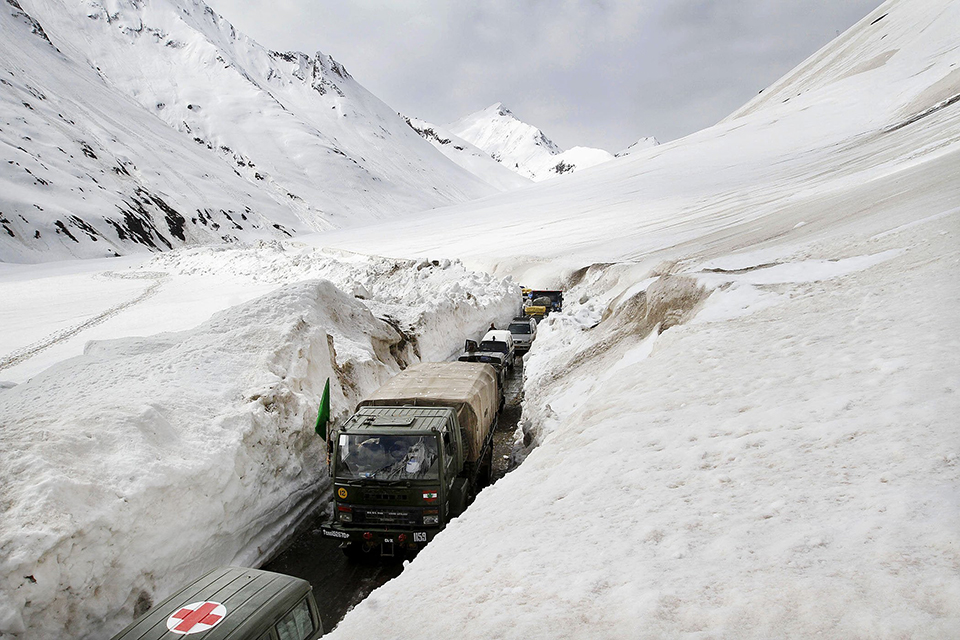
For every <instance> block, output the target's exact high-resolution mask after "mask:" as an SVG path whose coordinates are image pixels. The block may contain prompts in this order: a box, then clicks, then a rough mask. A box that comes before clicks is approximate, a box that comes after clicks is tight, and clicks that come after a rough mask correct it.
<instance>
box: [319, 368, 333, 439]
mask: <svg viewBox="0 0 960 640" xmlns="http://www.w3.org/2000/svg"><path fill="white" fill-rule="evenodd" d="M329 421H330V378H327V384H325V385H324V386H323V397H322V398H320V410H319V411H317V427H316V429H317V435H318V436H320V437H321V438H323V439H324V440H326V439H327V422H329Z"/></svg>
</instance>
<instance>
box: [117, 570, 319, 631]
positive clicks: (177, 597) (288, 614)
mask: <svg viewBox="0 0 960 640" xmlns="http://www.w3.org/2000/svg"><path fill="white" fill-rule="evenodd" d="M194 633H202V634H203V635H201V636H197V637H200V638H204V640H316V638H319V637H320V636H322V635H323V625H322V624H321V621H320V612H319V610H318V609H317V602H316V600H315V599H314V597H313V592H312V588H311V586H310V583H309V582H307V581H306V580H301V579H300V578H294V577H293V576H288V575H284V574H282V573H273V572H271V571H259V570H257V569H243V568H240V567H223V568H220V569H215V570H213V571H211V572H209V573H207V574H206V575H204V576H201V577H200V578H197V579H196V580H194V581H193V582H191V583H190V584H188V585H186V586H185V587H183V588H181V589H180V590H179V591H177V592H176V593H174V594H173V595H172V596H170V597H169V598H167V599H166V600H164V601H163V602H161V603H160V604H157V605H155V606H154V607H152V608H151V609H150V610H149V611H147V613H145V614H144V615H143V616H141V617H139V618H137V619H136V620H134V621H133V622H132V623H131V624H130V625H129V626H128V627H127V628H125V629H124V630H123V631H121V632H120V633H118V634H117V635H115V636H113V640H170V638H178V637H180V636H184V635H192V634H194Z"/></svg>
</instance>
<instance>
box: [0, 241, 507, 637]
mask: <svg viewBox="0 0 960 640" xmlns="http://www.w3.org/2000/svg"><path fill="white" fill-rule="evenodd" d="M265 262H271V264H272V265H273V267H274V268H275V270H274V271H271V269H269V268H266V266H265ZM242 264H245V265H247V266H249V267H251V268H254V267H256V268H255V269H254V272H255V273H256V274H257V277H259V278H263V279H266V280H267V281H269V282H275V283H277V284H282V282H283V281H286V280H292V281H294V282H293V283H291V284H287V285H284V286H282V287H281V288H279V289H277V290H275V291H273V292H272V293H269V294H267V295H265V296H263V297H260V298H257V299H254V300H252V301H249V302H246V303H244V304H241V305H239V306H236V307H232V308H229V309H226V310H225V311H222V312H220V313H218V314H216V315H215V316H214V317H213V318H211V319H210V320H209V321H207V322H205V323H203V324H202V325H201V326H199V327H197V328H195V329H190V330H186V331H181V332H177V333H163V334H158V335H154V336H152V337H145V338H134V337H131V338H123V339H117V340H110V341H101V342H93V343H90V344H89V345H88V347H87V348H86V350H85V353H84V354H83V355H82V356H79V357H76V358H73V359H70V360H67V361H64V362H62V363H60V364H58V365H55V366H53V367H51V368H50V369H48V370H47V371H45V372H44V373H42V374H40V375H37V376H35V377H34V378H32V379H31V380H30V381H28V382H26V383H24V384H21V385H17V386H15V387H13V388H11V389H7V390H5V391H3V392H2V394H0V424H2V429H0V468H2V469H3V470H4V482H3V484H2V485H0V487H2V488H0V511H2V512H0V576H3V580H2V582H0V635H4V637H7V636H9V637H12V638H30V639H31V640H33V639H35V638H41V639H42V638H63V637H77V638H100V637H104V636H108V635H109V634H110V633H112V632H114V631H116V630H118V629H119V628H120V627H122V626H123V625H124V624H126V623H127V622H129V620H130V619H131V618H132V616H133V614H134V612H135V611H142V610H144V609H145V608H146V607H148V606H149V605H150V603H151V602H152V601H154V600H155V599H157V598H159V597H163V596H165V595H166V594H169V593H170V592H171V591H172V590H173V589H175V588H176V587H177V586H178V585H179V584H181V583H183V582H184V581H186V580H188V579H190V578H193V577H196V576H197V575H199V574H201V573H202V572H203V571H205V570H208V569H209V568H211V567H214V566H217V565H222V564H229V563H237V564H245V565H251V564H256V563H257V561H258V560H260V559H262V558H263V556H264V555H265V554H267V553H269V552H270V551H271V545H273V544H276V542H277V536H278V535H279V533H281V532H282V531H283V530H284V529H285V528H287V527H289V526H290V525H291V524H292V523H293V522H295V521H296V520H297V519H298V518H299V517H302V516H303V514H304V512H305V511H306V510H308V509H310V508H311V507H312V506H313V504H314V502H315V501H316V499H317V498H318V497H319V495H320V494H321V493H322V490H323V488H324V487H325V486H326V484H327V478H326V466H325V462H324V452H323V447H322V442H321V441H320V439H319V438H317V437H316V436H315V435H314V434H313V420H314V419H315V416H316V409H317V406H318V403H319V397H320V393H321V390H322V388H323V384H324V381H325V380H326V379H327V377H329V378H330V379H331V383H332V401H333V407H334V413H335V415H343V414H347V413H349V411H350V409H351V408H352V407H353V406H354V405H355V404H356V402H357V401H358V400H359V399H360V397H362V396H363V395H365V394H367V393H369V392H370V391H372V390H373V389H374V388H376V387H377V386H379V384H381V383H382V382H384V381H385V380H386V379H388V378H389V377H390V376H391V375H393V374H395V373H396V372H397V371H399V370H400V368H401V367H402V366H405V365H406V364H408V363H411V362H416V361H418V360H420V359H422V358H428V357H429V358H433V357H436V356H437V354H444V355H446V354H450V353H453V352H454V351H456V349H457V347H458V346H460V345H462V341H463V337H464V335H472V333H474V332H475V331H479V330H480V329H481V328H483V327H484V326H485V325H486V323H489V322H490V320H491V318H499V317H503V316H509V315H510V313H512V311H513V309H514V308H515V305H516V302H517V295H518V292H517V287H516V286H515V285H512V284H511V283H510V282H509V281H500V280H497V279H494V278H491V277H489V276H480V275H477V274H471V273H470V272H466V271H465V270H464V269H463V268H462V267H460V266H459V265H456V264H449V263H444V264H439V263H438V264H437V265H434V264H432V263H408V262H393V261H388V260H380V259H367V258H361V257H359V256H358V257H354V258H352V259H350V260H345V261H342V262H337V261H335V260H327V259H323V258H320V257H318V255H317V253H316V252H312V251H311V252H307V253H306V254H304V253H298V252H294V251H291V252H287V251H285V250H284V249H283V248H282V247H279V246H271V247H263V246H260V247H254V248H248V249H246V250H244V249H237V248H232V249H229V250H224V251H220V250H216V249H209V248H206V249H195V250H192V251H186V252H184V253H179V252H174V253H171V254H167V255H164V256H160V257H158V258H157V260H156V261H155V262H151V263H148V265H146V266H145V267H144V268H146V269H149V270H152V271H153V272H157V271H158V270H162V267H164V266H166V267H167V270H166V271H165V272H166V273H168V274H170V276H171V277H173V278H183V277H185V276H184V273H186V272H190V271H195V272H199V271H202V272H203V273H204V277H205V278H208V279H210V280H211V281H213V282H216V281H217V280H218V279H220V278H222V277H223V274H225V273H228V274H231V275H232V276H233V277H237V278H241V277H242V275H241V274H242V272H243V269H242V268H241V266H240V265H242ZM298 265H299V266H298ZM320 271H326V272H328V273H329V275H331V277H333V278H336V279H339V280H340V282H341V285H342V286H347V285H348V284H349V285H350V286H351V287H352V290H351V291H349V292H344V291H342V290H340V289H338V288H337V287H335V286H334V284H333V283H331V282H330V281H328V280H306V281H301V282H296V280H303V279H304V278H306V277H311V276H315V275H316V272H320ZM271 278H272V280H271ZM381 287H382V288H381ZM211 295H216V294H215V292H214V291H211ZM357 295H362V296H363V297H364V298H368V299H367V300H363V299H361V298H358V297H357ZM384 318H386V320H385V319H384ZM461 329H462V330H465V331H469V332H468V333H465V334H464V333H460V330H461ZM174 532H175V533H174Z"/></svg>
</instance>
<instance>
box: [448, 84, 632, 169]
mask: <svg viewBox="0 0 960 640" xmlns="http://www.w3.org/2000/svg"><path fill="white" fill-rule="evenodd" d="M447 128H448V129H450V131H452V132H453V133H454V134H456V135H458V136H460V137H461V138H463V139H464V140H466V141H468V142H470V143H472V144H474V145H476V146H477V147H479V148H481V149H483V150H484V151H486V152H487V153H489V154H490V156H492V157H493V159H494V160H496V161H497V162H500V163H502V164H503V165H504V166H506V167H509V168H510V169H512V170H513V171H516V172H517V173H519V174H520V175H522V176H525V177H527V178H530V179H531V180H534V181H537V182H539V181H541V180H547V179H550V178H556V177H557V176H560V175H564V174H567V173H573V172H574V171H577V170H579V169H586V168H587V167H592V166H595V165H598V164H602V163H604V162H606V161H607V160H610V159H611V158H613V155H612V154H610V153H609V152H607V151H604V150H603V149H593V148H590V147H574V148H572V149H568V150H567V151H564V150H563V149H561V148H560V147H558V146H557V145H556V144H555V143H554V142H553V141H552V140H550V138H548V137H547V136H546V135H545V134H544V133H543V132H542V131H540V129H537V128H536V127H534V126H533V125H529V124H527V123H525V122H522V121H521V120H519V119H518V118H517V117H516V116H515V115H513V113H512V112H511V111H510V110H509V109H507V108H506V107H504V106H503V105H502V104H501V103H499V102H498V103H496V104H493V105H490V106H489V107H487V108H486V109H483V110H481V111H477V112H476V113H471V114H470V115H468V116H466V117H464V118H461V119H460V120H457V121H456V122H454V123H451V124H449V125H447Z"/></svg>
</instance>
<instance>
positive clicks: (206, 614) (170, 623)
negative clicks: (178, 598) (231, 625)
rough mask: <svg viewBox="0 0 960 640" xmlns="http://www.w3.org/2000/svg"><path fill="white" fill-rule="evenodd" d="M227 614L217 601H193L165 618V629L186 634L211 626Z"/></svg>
mask: <svg viewBox="0 0 960 640" xmlns="http://www.w3.org/2000/svg"><path fill="white" fill-rule="evenodd" d="M225 615H227V608H226V607H225V606H223V605H222V604H220V603H219V602H194V603H193V604H188V605H187V606H185V607H184V608H182V609H180V610H179V611H177V612H176V613H175V614H173V615H172V616H170V617H169V618H167V629H169V630H170V631H173V632H174V633H179V634H181V635H187V634H190V633H200V632H201V631H206V630H207V629H209V628H211V627H213V626H214V625H216V624H217V623H218V622H220V621H221V620H223V617H224V616H225Z"/></svg>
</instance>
